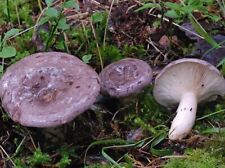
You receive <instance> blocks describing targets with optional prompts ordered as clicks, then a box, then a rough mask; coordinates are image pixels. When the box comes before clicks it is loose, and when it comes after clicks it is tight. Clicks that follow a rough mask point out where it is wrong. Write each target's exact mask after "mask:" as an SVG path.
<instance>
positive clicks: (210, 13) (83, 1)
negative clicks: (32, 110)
mask: <svg viewBox="0 0 225 168" xmlns="http://www.w3.org/2000/svg"><path fill="white" fill-rule="evenodd" d="M0 11H1V12H0V58H1V65H0V73H1V74H3V73H4V72H5V70H6V69H7V67H8V66H10V65H11V64H13V63H15V62H17V61H19V60H20V59H22V58H24V57H25V56H28V55H30V54H33V53H37V52H44V51H61V52H66V53H69V54H72V55H75V56H77V57H79V58H80V59H82V60H83V61H84V62H85V63H87V64H89V65H90V66H91V67H93V68H94V69H95V70H96V71H97V72H98V73H99V72H100V71H101V69H102V67H105V66H106V65H108V64H110V63H112V62H115V61H117V60H120V59H122V58H126V57H131V58H138V59H142V60H144V61H145V62H147V63H148V64H149V65H151V67H152V69H153V74H154V75H153V80H154V78H155V76H156V75H157V74H158V73H159V72H160V71H161V69H162V68H163V67H165V66H166V65H167V64H169V63H170V62H172V61H174V60H177V59H181V58H198V59H203V60H206V61H208V62H209V63H211V64H213V65H214V66H216V67H217V68H218V69H219V70H220V72H221V73H222V74H223V76H225V48H224V46H225V22H224V20H225V2H224V1H223V0H218V1H216V0H207V1H205V0H199V1H195V0H168V1H166V0H165V1H157V0H156V1H151V0H79V1H78V0H77V1H76V0H67V1H63V0H36V1H32V0H15V1H11V0H5V1H4V2H2V3H1V5H0ZM101 59H102V60H103V62H102V63H101V61H100V60H101ZM152 88H153V86H149V87H147V88H146V89H144V91H142V92H141V93H140V94H138V95H135V96H132V97H129V98H125V99H114V98H108V97H106V98H103V99H102V100H101V101H100V102H98V103H96V104H95V106H94V108H91V109H90V110H88V111H86V112H85V113H83V114H81V115H80V116H78V117H77V118H75V119H74V120H73V121H72V122H70V123H68V124H65V125H63V126H59V127H57V128H54V129H44V128H43V129H42V128H29V127H24V126H21V125H19V124H17V123H15V122H13V121H12V120H11V119H10V117H9V115H8V113H7V112H6V111H4V109H3V108H1V116H0V127H1V129H0V167H3V168H8V167H9V168H11V167H17V168H26V167H32V168H33V167H41V168H56V167H60V168H63V167H67V168H69V167H71V168H72V167H73V168H74V167H76V168H77V167H87V168H106V167H107V168H108V167H121V168H122V167H125V168H132V167H137V168H153V167H167V168H177V167H179V168H195V167H196V168H214V167H215V168H216V167H218V168H225V166H224V165H225V145H224V144H225V103H224V102H225V97H221V96H218V97H217V99H216V100H213V101H211V102H209V103H205V104H200V105H199V106H198V112H197V120H196V123H195V126H194V128H193V130H192V132H191V133H190V134H189V135H188V137H186V138H185V139H183V140H180V141H171V140H169V139H168V131H169V127H170V124H171V121H172V119H173V118H174V116H175V113H173V112H174V111H175V109H167V108H165V107H163V106H161V105H159V104H158V103H157V102H156V101H155V99H154V97H153V95H152Z"/></svg>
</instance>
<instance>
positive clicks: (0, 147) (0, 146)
mask: <svg viewBox="0 0 225 168" xmlns="http://www.w3.org/2000/svg"><path fill="white" fill-rule="evenodd" d="M0 149H1V150H2V152H3V153H4V154H5V155H6V157H7V159H9V160H10V162H11V163H12V164H13V167H16V165H15V163H14V162H13V161H12V159H11V157H10V156H9V155H8V153H7V152H6V151H5V149H4V148H3V147H2V145H0Z"/></svg>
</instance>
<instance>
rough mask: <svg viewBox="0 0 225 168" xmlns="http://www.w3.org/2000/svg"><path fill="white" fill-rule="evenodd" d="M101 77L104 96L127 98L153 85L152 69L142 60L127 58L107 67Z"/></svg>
mask: <svg viewBox="0 0 225 168" xmlns="http://www.w3.org/2000/svg"><path fill="white" fill-rule="evenodd" d="M99 77H100V85H101V92H102V93H103V94H108V95H109V96H111V97H116V98H119V97H127V96H130V95H132V94H135V93H138V92H140V91H141V90H142V89H143V88H144V87H145V86H146V85H149V84H150V83H151V81H152V69H151V67H150V66H149V65H148V64H147V63H146V62H144V61H142V60H139V59H135V58H126V59H122V60H120V61H117V62H114V63H112V64H110V65H108V66H107V67H105V68H104V69H103V70H102V72H101V73H100V74H99Z"/></svg>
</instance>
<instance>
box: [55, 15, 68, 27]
mask: <svg viewBox="0 0 225 168" xmlns="http://www.w3.org/2000/svg"><path fill="white" fill-rule="evenodd" d="M57 28H58V29H61V30H67V29H69V28H70V26H69V24H67V23H66V18H65V17H63V18H61V19H60V20H59V22H58V26H57Z"/></svg>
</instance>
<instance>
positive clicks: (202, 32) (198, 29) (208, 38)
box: [189, 13, 220, 48]
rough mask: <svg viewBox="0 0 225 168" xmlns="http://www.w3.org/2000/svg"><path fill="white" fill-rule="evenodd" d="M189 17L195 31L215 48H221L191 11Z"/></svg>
mask: <svg viewBox="0 0 225 168" xmlns="http://www.w3.org/2000/svg"><path fill="white" fill-rule="evenodd" d="M189 19H190V21H191V24H192V26H193V27H194V29H195V31H196V32H197V33H198V34H200V35H201V36H202V37H204V39H205V40H206V41H207V42H208V43H209V44H210V45H211V46H212V47H214V48H219V47H220V45H219V44H218V43H217V42H216V41H215V40H214V39H213V38H212V37H211V36H210V35H209V34H208V33H207V32H206V31H205V29H204V28H203V27H202V26H201V25H200V24H199V22H198V21H197V20H196V19H195V18H194V16H193V15H192V14H191V13H189Z"/></svg>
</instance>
